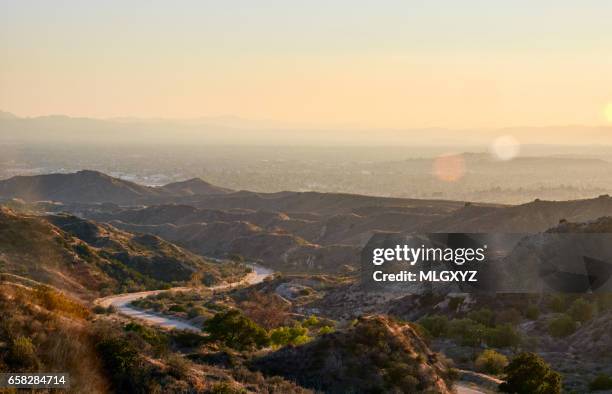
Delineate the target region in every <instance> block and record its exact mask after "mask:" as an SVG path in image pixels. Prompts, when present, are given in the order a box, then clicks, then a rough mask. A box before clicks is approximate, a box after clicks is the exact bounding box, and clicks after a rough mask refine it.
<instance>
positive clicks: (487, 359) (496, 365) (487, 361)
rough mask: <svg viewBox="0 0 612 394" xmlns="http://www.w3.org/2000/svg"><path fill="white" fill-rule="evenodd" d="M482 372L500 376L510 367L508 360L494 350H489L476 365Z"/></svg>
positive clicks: (480, 356) (481, 355)
mask: <svg viewBox="0 0 612 394" xmlns="http://www.w3.org/2000/svg"><path fill="white" fill-rule="evenodd" d="M474 365H475V367H476V369H477V370H478V371H480V372H486V373H490V374H499V373H501V372H503V370H504V368H505V367H506V366H507V365H508V358H507V357H506V356H504V355H503V354H501V353H498V352H496V351H495V350H492V349H487V350H485V351H484V352H482V353H480V355H479V356H478V357H477V358H476V361H475V363H474Z"/></svg>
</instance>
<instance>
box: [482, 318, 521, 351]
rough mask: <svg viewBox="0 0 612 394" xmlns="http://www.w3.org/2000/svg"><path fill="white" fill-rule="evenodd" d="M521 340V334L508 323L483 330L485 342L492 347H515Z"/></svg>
mask: <svg viewBox="0 0 612 394" xmlns="http://www.w3.org/2000/svg"><path fill="white" fill-rule="evenodd" d="M521 341H522V338H521V335H520V334H519V333H518V331H516V330H515V329H514V327H512V326H511V325H510V324H503V325H501V326H499V327H495V328H489V329H487V330H486V331H485V342H486V343H487V345H489V346H492V347H497V348H503V347H513V348H516V347H517V346H519V345H520V344H521Z"/></svg>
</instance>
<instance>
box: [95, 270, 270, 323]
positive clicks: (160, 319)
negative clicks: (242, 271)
mask: <svg viewBox="0 0 612 394" xmlns="http://www.w3.org/2000/svg"><path fill="white" fill-rule="evenodd" d="M251 267H252V268H253V272H251V273H250V274H248V275H247V276H246V277H244V278H243V279H242V280H241V281H239V282H233V283H226V284H222V285H218V286H213V287H209V289H210V290H224V289H229V288H232V287H235V286H239V285H244V284H248V285H254V284H257V283H261V282H263V280H264V279H266V278H267V277H269V276H270V275H272V274H273V273H274V271H272V270H270V269H268V268H265V267H262V266H260V265H257V264H251ZM193 289H194V288H193V287H173V288H171V289H166V290H151V291H141V292H138V293H123V294H116V295H112V296H108V297H104V298H98V299H97V300H95V301H94V303H95V304H96V305H101V306H103V307H105V308H108V307H109V306H111V305H112V306H113V307H114V308H115V310H116V311H117V313H120V314H122V315H124V316H128V317H131V318H134V319H140V320H144V321H146V322H147V323H149V324H153V325H156V326H160V327H162V328H167V329H173V328H176V329H179V330H190V331H200V330H201V329H200V328H199V327H196V326H194V325H192V324H189V323H187V322H185V321H183V320H178V319H172V318H169V317H165V316H161V315H157V314H154V313H150V312H146V311H143V310H140V309H136V308H133V307H131V306H130V303H131V302H132V301H135V300H138V299H141V298H145V297H148V296H150V295H155V294H159V293H162V292H165V291H187V290H193Z"/></svg>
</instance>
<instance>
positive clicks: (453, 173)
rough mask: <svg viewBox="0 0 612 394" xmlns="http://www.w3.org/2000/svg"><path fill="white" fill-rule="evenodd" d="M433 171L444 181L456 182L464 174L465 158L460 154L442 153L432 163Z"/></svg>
mask: <svg viewBox="0 0 612 394" xmlns="http://www.w3.org/2000/svg"><path fill="white" fill-rule="evenodd" d="M433 173H434V175H435V177H436V178H438V179H439V180H441V181H444V182H456V181H458V180H459V179H461V178H463V176H464V175H465V160H464V159H463V156H462V155H443V156H439V157H437V158H436V160H435V161H434V163H433Z"/></svg>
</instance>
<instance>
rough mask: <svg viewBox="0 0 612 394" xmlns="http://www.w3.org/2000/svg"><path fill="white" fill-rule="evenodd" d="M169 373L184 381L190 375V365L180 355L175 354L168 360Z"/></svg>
mask: <svg viewBox="0 0 612 394" xmlns="http://www.w3.org/2000/svg"><path fill="white" fill-rule="evenodd" d="M166 365H167V366H168V373H169V374H170V375H172V376H174V377H175V378H177V379H184V378H185V377H187V376H188V375H189V363H188V362H187V360H185V359H184V358H183V357H181V356H179V355H178V354H173V355H171V356H170V357H168V359H167V360H166Z"/></svg>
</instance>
